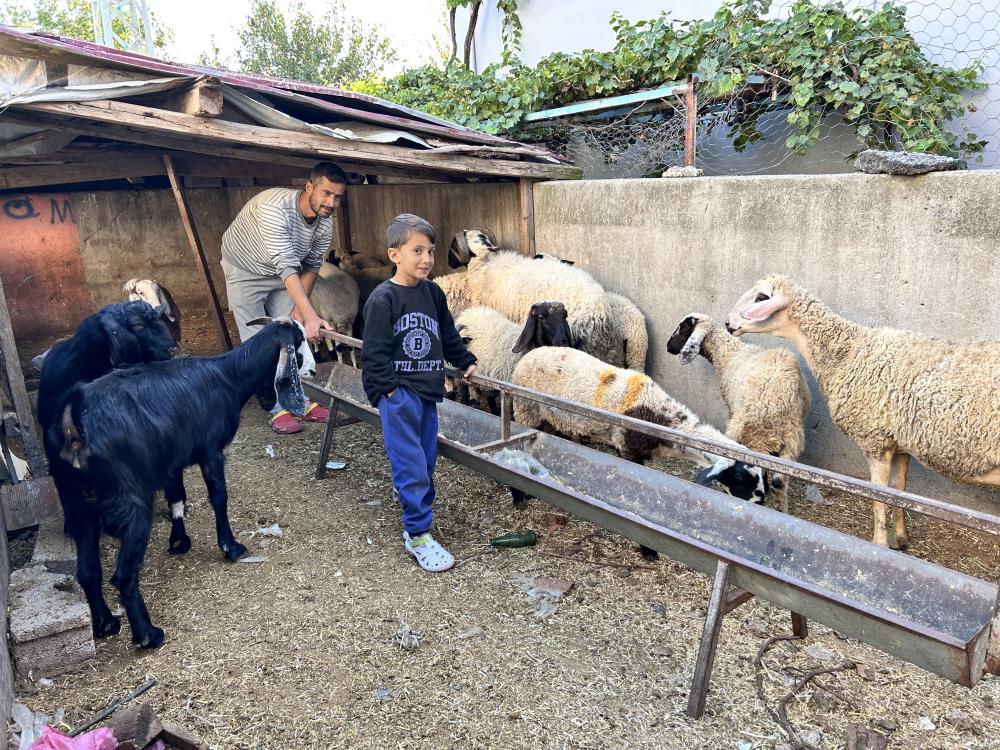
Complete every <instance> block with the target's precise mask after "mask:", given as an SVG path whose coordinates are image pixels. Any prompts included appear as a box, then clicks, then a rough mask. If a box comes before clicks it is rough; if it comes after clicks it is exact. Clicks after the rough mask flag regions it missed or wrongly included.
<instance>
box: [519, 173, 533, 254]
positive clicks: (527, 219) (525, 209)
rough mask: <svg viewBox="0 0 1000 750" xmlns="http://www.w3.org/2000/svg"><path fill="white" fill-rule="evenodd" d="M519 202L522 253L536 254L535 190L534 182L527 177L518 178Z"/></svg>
mask: <svg viewBox="0 0 1000 750" xmlns="http://www.w3.org/2000/svg"><path fill="white" fill-rule="evenodd" d="M518 188H519V190H518V193H519V200H518V203H519V204H520V206H521V253H522V254H524V255H527V256H532V255H534V254H535V190H534V182H533V181H532V180H529V179H528V178H527V177H521V178H520V179H519V180H518Z"/></svg>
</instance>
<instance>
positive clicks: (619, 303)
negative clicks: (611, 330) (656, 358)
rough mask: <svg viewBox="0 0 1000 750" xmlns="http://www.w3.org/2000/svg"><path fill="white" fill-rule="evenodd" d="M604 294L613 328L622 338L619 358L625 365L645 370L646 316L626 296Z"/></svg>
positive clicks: (646, 347)
mask: <svg viewBox="0 0 1000 750" xmlns="http://www.w3.org/2000/svg"><path fill="white" fill-rule="evenodd" d="M604 295H605V297H607V300H608V305H609V306H610V307H611V314H612V316H613V317H614V319H615V329H616V330H617V331H618V335H619V336H620V337H621V340H622V354H621V358H622V359H623V360H624V362H625V367H627V368H628V369H629V370H638V371H639V372H645V371H646V353H647V352H648V351H649V333H648V332H647V331H646V316H645V315H643V314H642V310H640V309H639V308H638V306H637V305H636V304H635V303H634V302H633V301H632V300H630V299H629V298H628V297H625V296H623V295H621V294H618V293H616V292H605V293H604Z"/></svg>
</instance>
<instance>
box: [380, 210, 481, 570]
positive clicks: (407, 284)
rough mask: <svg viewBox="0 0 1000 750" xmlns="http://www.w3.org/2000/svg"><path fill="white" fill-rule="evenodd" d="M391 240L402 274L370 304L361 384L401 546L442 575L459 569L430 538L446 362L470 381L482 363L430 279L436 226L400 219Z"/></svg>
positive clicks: (391, 228) (408, 216)
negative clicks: (384, 462) (384, 461)
mask: <svg viewBox="0 0 1000 750" xmlns="http://www.w3.org/2000/svg"><path fill="white" fill-rule="evenodd" d="M386 240H387V244H388V246H389V260H391V261H392V262H393V263H395V264H396V273H395V275H394V276H393V277H392V278H391V279H389V280H388V281H384V282H382V283H381V284H379V286H378V287H376V289H375V291H374V292H372V294H371V296H370V297H369V298H368V301H367V302H366V303H365V310H364V318H365V334H364V342H363V346H362V350H361V357H362V360H363V362H364V369H363V370H362V373H361V379H362V382H363V383H364V387H365V395H366V396H368V400H369V401H370V402H371V403H372V406H375V407H377V408H378V410H379V414H380V415H381V417H382V436H383V439H384V441H385V452H386V453H387V454H388V456H389V464H390V465H391V466H392V484H393V487H394V488H395V489H396V491H397V492H398V493H399V499H400V502H401V503H402V504H403V528H404V531H403V545H404V546H405V548H406V551H407V552H409V553H410V554H411V555H413V556H414V557H415V558H416V560H417V563H418V564H419V565H420V567H421V568H423V569H424V570H427V571H430V572H432V573H437V572H440V571H443V570H448V568H450V567H451V566H452V565H454V564H455V558H454V557H453V556H452V555H451V553H450V552H448V551H447V550H446V549H445V548H444V547H442V546H441V545H440V544H438V543H437V542H436V541H435V540H434V538H433V537H432V536H431V534H430V527H431V520H432V516H431V503H433V502H434V480H433V474H434V461H435V459H436V458H437V432H438V417H437V402H439V401H441V400H442V399H443V398H444V360H448V361H449V362H451V363H452V364H453V365H455V366H456V367H458V368H460V369H462V370H464V374H465V379H466V381H468V379H469V377H471V375H472V373H474V372H475V371H476V358H475V356H473V355H472V354H471V353H470V352H469V351H468V349H466V348H465V345H464V344H463V343H462V339H461V337H460V336H459V335H458V331H456V330H455V321H454V320H453V319H452V317H451V313H450V312H448V302H447V300H446V299H445V296H444V292H442V291H441V289H440V287H438V285H437V284H435V283H434V282H433V281H429V280H428V279H427V276H428V274H430V272H431V268H433V267H434V241H435V237H434V227H432V226H431V225H430V224H428V223H427V222H426V221H424V220H423V219H421V218H420V217H419V216H414V215H413V214H400V215H399V216H397V217H396V218H395V219H393V220H392V223H391V224H390V225H389V229H388V230H387V231H386Z"/></svg>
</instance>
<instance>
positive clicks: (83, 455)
mask: <svg viewBox="0 0 1000 750" xmlns="http://www.w3.org/2000/svg"><path fill="white" fill-rule="evenodd" d="M61 425H62V434H63V446H62V448H61V449H60V450H59V458H61V459H62V460H63V461H65V462H66V463H68V464H69V465H70V466H72V467H73V468H74V469H79V470H81V471H85V470H86V469H87V463H88V460H89V458H90V449H89V448H88V447H87V444H86V443H84V442H83V437H82V436H81V435H80V430H79V429H77V426H76V423H75V422H74V421H73V405H72V404H66V408H65V409H63V415H62V422H61Z"/></svg>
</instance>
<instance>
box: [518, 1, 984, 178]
mask: <svg viewBox="0 0 1000 750" xmlns="http://www.w3.org/2000/svg"><path fill="white" fill-rule="evenodd" d="M897 4H899V5H903V6H904V7H905V8H906V12H907V21H906V24H907V30H908V31H909V33H910V34H911V35H912V36H913V37H914V39H915V40H916V42H917V43H918V44H919V45H920V47H921V49H922V51H923V53H924V55H925V56H926V57H927V58H928V59H929V61H930V62H931V63H936V64H938V65H942V66H946V67H948V68H953V69H958V68H964V67H968V66H972V67H975V68H977V69H979V71H980V73H979V80H981V81H982V82H983V83H984V84H985V85H986V87H985V88H983V89H981V90H979V91H973V92H968V93H967V95H966V101H967V104H968V105H969V106H968V111H967V113H966V114H965V116H964V117H962V118H960V119H958V120H955V121H953V122H951V123H949V128H950V129H951V130H952V131H954V132H955V133H957V134H959V136H960V139H963V140H970V135H971V134H975V137H976V139H978V140H982V141H985V142H986V144H985V147H984V149H983V151H982V152H981V153H979V154H975V155H972V156H971V157H970V158H969V159H968V161H967V164H968V167H969V168H970V169H977V168H1000V0H984V2H979V3H977V2H971V1H970V0H955V1H954V2H950V3H949V2H946V0H897ZM880 5H881V3H879V2H847V3H845V6H846V7H847V8H848V9H851V8H861V7H864V8H872V9H873V10H874V9H878V8H879V7H880ZM792 6H793V3H792V1H791V0H784V2H782V3H781V4H780V5H775V6H773V9H772V12H773V13H775V14H776V15H777V17H778V18H787V17H789V16H790V15H791V12H792ZM788 92H789V87H788V86H786V85H782V82H781V80H780V79H779V78H773V77H768V76H754V77H752V78H751V79H750V80H749V81H747V82H745V83H744V84H743V85H741V86H740V87H738V88H737V89H736V90H733V91H730V92H728V93H727V94H726V96H724V97H719V96H715V97H713V96H710V95H706V94H707V93H708V90H706V89H705V88H702V90H701V94H700V95H699V97H698V102H697V115H696V117H695V118H692V119H693V120H694V122H691V121H689V119H688V114H687V113H688V107H687V105H686V102H685V97H684V87H683V86H678V87H676V88H674V90H673V92H669V93H663V92H660V94H659V98H657V99H654V100H651V101H646V102H641V103H639V104H638V105H635V104H633V105H629V106H621V107H618V108H615V109H612V110H605V111H601V112H596V113H587V112H580V113H579V114H576V115H573V116H567V117H560V118H558V119H554V120H548V121H544V122H540V123H532V124H531V125H530V126H529V127H528V128H527V129H526V130H524V131H522V132H520V133H518V134H517V135H518V137H519V138H521V139H523V140H530V141H534V142H538V143H542V144H544V145H546V146H547V147H548V148H550V149H551V150H553V151H555V152H557V153H560V154H562V155H564V156H566V157H567V158H569V159H570V160H571V161H572V162H573V163H574V164H576V165H577V166H579V167H581V168H582V169H583V172H584V177H587V178H622V177H643V176H653V175H658V174H660V173H662V172H663V171H664V170H665V169H667V168H668V167H670V166H675V165H681V164H683V163H685V157H686V159H687V162H688V163H690V161H691V159H692V156H693V158H694V161H695V164H696V166H698V167H700V168H702V169H704V170H705V173H706V174H715V175H719V174H734V175H735V174H742V175H746V174H802V173H830V172H847V171H850V170H851V169H852V158H853V156H854V155H855V154H856V153H857V152H858V151H859V150H860V149H861V148H863V147H864V146H863V145H862V144H861V142H860V140H859V138H858V135H857V130H856V129H855V126H854V125H852V124H850V123H848V122H845V121H844V118H843V113H842V112H839V111H837V110H836V109H833V108H831V109H829V110H826V111H824V112H823V113H822V115H821V116H820V117H818V118H817V123H816V125H815V132H814V134H815V135H816V136H817V140H816V143H815V145H813V146H812V147H811V148H810V149H808V151H806V152H805V153H802V154H797V153H795V152H794V151H792V150H790V149H789V148H788V147H787V146H786V139H788V138H789V137H790V136H793V135H795V134H796V132H797V131H796V129H795V128H794V127H793V126H792V125H790V124H789V122H788V119H787V118H788V114H789V112H790V111H791V108H790V106H789V104H788V101H787V97H788ZM747 122H752V123H753V130H754V131H755V133H754V137H753V139H752V142H750V143H746V144H743V143H741V142H740V137H739V136H740V133H741V132H743V131H742V130H741V128H742V126H744V125H745V124H746V123H747ZM689 127H695V131H696V138H695V140H694V143H692V142H691V139H690V138H688V139H687V142H686V139H685V132H686V130H687V129H688V128H689ZM876 136H877V138H876V139H877V140H879V141H881V142H882V144H883V145H885V146H886V147H892V145H893V144H894V143H896V142H897V140H898V139H896V138H895V137H894V134H893V129H892V126H891V124H889V123H885V124H884V127H883V129H881V130H879V132H878V133H876ZM869 138H871V136H869ZM692 146H694V149H695V152H696V153H695V154H693V155H692V153H691V151H692Z"/></svg>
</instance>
